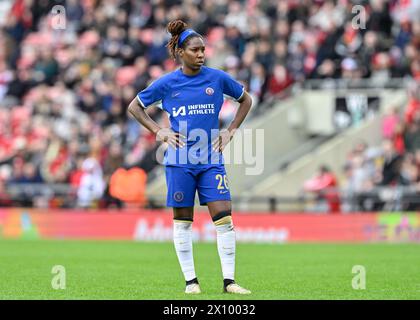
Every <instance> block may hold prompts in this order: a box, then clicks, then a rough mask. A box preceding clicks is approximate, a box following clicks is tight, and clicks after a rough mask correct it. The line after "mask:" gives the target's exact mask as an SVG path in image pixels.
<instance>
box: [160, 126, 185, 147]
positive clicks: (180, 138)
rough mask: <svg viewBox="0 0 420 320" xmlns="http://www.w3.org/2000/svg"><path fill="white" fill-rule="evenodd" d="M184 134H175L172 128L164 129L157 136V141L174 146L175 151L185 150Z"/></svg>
mask: <svg viewBox="0 0 420 320" xmlns="http://www.w3.org/2000/svg"><path fill="white" fill-rule="evenodd" d="M186 138H187V137H185V136H184V135H183V134H181V133H179V132H174V131H172V130H171V129H170V128H162V129H160V130H159V131H158V132H157V134H156V140H157V141H163V142H166V143H167V144H169V145H170V146H172V147H173V148H174V149H177V148H183V147H184V146H185V142H184V139H186Z"/></svg>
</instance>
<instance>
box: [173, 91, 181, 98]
mask: <svg viewBox="0 0 420 320" xmlns="http://www.w3.org/2000/svg"><path fill="white" fill-rule="evenodd" d="M180 94H181V92H176V93H172V98H175V97H178V96H179V95H180Z"/></svg>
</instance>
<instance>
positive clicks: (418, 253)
mask: <svg viewBox="0 0 420 320" xmlns="http://www.w3.org/2000/svg"><path fill="white" fill-rule="evenodd" d="M194 259H195V265H196V272H197V275H198V278H199V281H200V284H201V288H202V291H203V293H202V294H201V295H197V296H189V295H185V294H184V293H183V290H184V281H183V277H182V273H181V271H180V267H179V265H178V261H177V259H176V255H175V251H174V248H173V244H172V243H144V242H143V243H140V242H125V241H64V240H60V241H47V240H0V299H139V300H146V299H182V300H184V299H185V300H187V299H215V300H216V299H420V246H419V245H415V244H360V245H356V244H238V245H237V259H236V280H237V282H238V283H239V284H241V285H243V286H244V287H246V288H249V289H250V290H251V291H252V294H251V295H250V296H234V295H230V294H223V293H222V277H221V269H220V263H219V257H218V255H217V249H216V244H215V243H195V244H194ZM54 265H62V266H64V267H65V271H66V288H65V289H63V290H55V289H53V288H52V286H51V280H52V279H53V277H54V276H55V275H54V274H52V272H51V271H52V267H53V266H54ZM354 265H363V266H364V267H365V268H366V289H364V290H354V289H353V288H352V279H353V277H354V276H356V275H355V274H353V273H352V268H353V266H354Z"/></svg>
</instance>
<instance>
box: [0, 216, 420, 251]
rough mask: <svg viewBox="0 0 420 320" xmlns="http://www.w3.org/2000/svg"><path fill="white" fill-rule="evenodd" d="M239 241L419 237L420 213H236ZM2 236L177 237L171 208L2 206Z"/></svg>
mask: <svg viewBox="0 0 420 320" xmlns="http://www.w3.org/2000/svg"><path fill="white" fill-rule="evenodd" d="M233 221H234V225H235V230H236V238H237V241H238V242H264V243H284V242H372V241H374V242H376V241H393V242H395V241H411V242H420V214H415V213H412V214H382V213H378V214H374V213H353V214H347V215H340V216H335V215H334V216H331V215H313V214H307V213H294V214H284V213H278V214H268V213H259V212H253V213H248V212H247V213H241V212H234V214H233ZM193 232H194V234H193V237H194V240H196V241H215V230H214V225H213V222H212V220H211V219H210V216H209V214H208V213H203V212H198V213H195V216H194V224H193ZM0 237H2V238H41V239H98V240H100V239H104V240H105V239H108V240H113V239H115V240H137V241H172V213H171V212H170V211H164V210H158V211H152V210H138V211H132V212H127V211H83V210H37V209H30V210H27V209H17V208H16V209H0Z"/></svg>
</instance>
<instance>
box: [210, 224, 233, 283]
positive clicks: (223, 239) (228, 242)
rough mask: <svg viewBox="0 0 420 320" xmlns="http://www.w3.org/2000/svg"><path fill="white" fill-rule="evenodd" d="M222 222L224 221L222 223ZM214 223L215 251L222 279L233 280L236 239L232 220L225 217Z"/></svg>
mask: <svg viewBox="0 0 420 320" xmlns="http://www.w3.org/2000/svg"><path fill="white" fill-rule="evenodd" d="M222 220H224V221H223V223H222ZM214 223H215V226H216V236H217V250H218V251H219V257H220V262H221V264H222V273H223V279H232V280H234V279H235V251H236V250H235V249H236V239H235V230H234V229H233V223H232V218H231V217H230V216H227V217H224V218H222V219H220V220H218V221H215V222H214ZM218 223H222V224H218Z"/></svg>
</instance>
